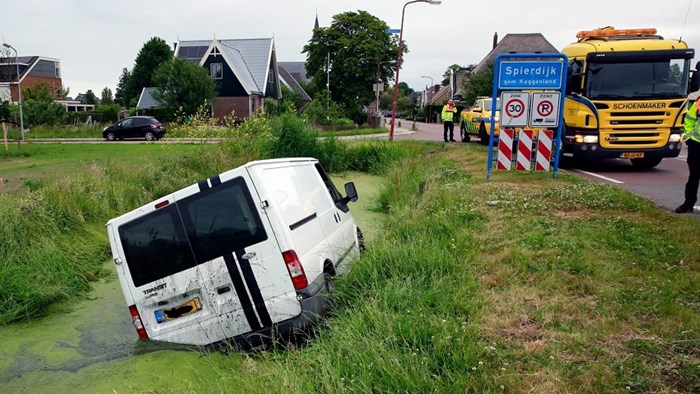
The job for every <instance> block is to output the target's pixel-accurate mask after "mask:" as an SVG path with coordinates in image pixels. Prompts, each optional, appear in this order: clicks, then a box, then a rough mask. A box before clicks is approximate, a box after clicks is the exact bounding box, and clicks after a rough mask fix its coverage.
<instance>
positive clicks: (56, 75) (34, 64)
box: [0, 56, 63, 102]
mask: <svg viewBox="0 0 700 394" xmlns="http://www.w3.org/2000/svg"><path fill="white" fill-rule="evenodd" d="M18 66H19V81H20V85H21V86H22V89H23V90H24V89H27V88H31V87H34V86H37V85H39V84H42V83H43V84H45V85H47V86H48V87H49V89H50V91H51V92H52V94H53V97H54V99H56V100H58V99H61V91H62V88H63V81H62V80H61V62H60V60H58V59H52V58H49V57H44V56H19V57H18V58H15V57H2V58H0V101H11V102H18V101H19V90H18V86H17V67H18Z"/></svg>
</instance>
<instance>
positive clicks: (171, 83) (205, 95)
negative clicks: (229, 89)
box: [152, 57, 216, 115]
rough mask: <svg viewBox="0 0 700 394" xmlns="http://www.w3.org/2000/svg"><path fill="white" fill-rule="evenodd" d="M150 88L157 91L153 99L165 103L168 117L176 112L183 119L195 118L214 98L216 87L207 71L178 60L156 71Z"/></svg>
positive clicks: (163, 64)
mask: <svg viewBox="0 0 700 394" xmlns="http://www.w3.org/2000/svg"><path fill="white" fill-rule="evenodd" d="M152 86H155V87H157V88H158V89H156V90H155V91H154V93H153V97H154V98H155V99H157V100H161V101H163V102H165V103H166V107H167V108H168V109H169V110H170V113H171V114H174V113H175V111H178V110H179V111H181V112H182V113H183V114H184V115H191V114H194V113H195V112H197V110H198V109H199V108H200V107H201V106H202V105H207V104H208V103H212V102H213V101H214V98H215V97H216V85H215V84H214V81H213V80H212V79H211V78H210V77H209V73H208V72H207V70H205V69H204V67H201V66H199V65H198V64H194V63H191V62H189V61H187V60H185V59H182V58H179V57H178V58H173V59H172V60H170V61H166V62H164V63H162V64H161V65H160V66H159V67H158V69H157V70H156V72H155V73H154V75H153V85H152Z"/></svg>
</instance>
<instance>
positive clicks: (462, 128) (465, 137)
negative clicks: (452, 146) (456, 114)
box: [459, 122, 471, 142]
mask: <svg viewBox="0 0 700 394" xmlns="http://www.w3.org/2000/svg"><path fill="white" fill-rule="evenodd" d="M459 136H460V137H462V142H469V140H471V138H469V133H467V124H466V123H464V122H462V123H460V124H459Z"/></svg>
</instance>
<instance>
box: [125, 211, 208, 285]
mask: <svg viewBox="0 0 700 394" xmlns="http://www.w3.org/2000/svg"><path fill="white" fill-rule="evenodd" d="M119 236H120V237H121V240H122V247H123V248H124V254H125V255H126V261H127V262H128V263H129V271H130V272H131V279H132V280H133V281H134V285H135V286H137V287H138V286H142V285H145V284H146V283H149V282H153V281H154V280H158V279H160V278H163V277H166V276H170V275H172V274H175V273H177V272H180V271H184V270H186V269H188V268H192V267H194V266H195V260H194V256H193V255H192V251H191V250H190V246H189V244H188V243H187V237H186V236H185V228H184V226H183V225H182V221H181V220H180V215H179V214H178V212H177V207H176V206H175V205H174V204H171V205H168V206H166V207H163V208H161V209H159V210H157V211H155V212H153V213H151V214H149V215H146V216H142V217H140V218H138V219H136V220H134V221H132V222H129V223H127V224H125V225H122V226H121V227H119Z"/></svg>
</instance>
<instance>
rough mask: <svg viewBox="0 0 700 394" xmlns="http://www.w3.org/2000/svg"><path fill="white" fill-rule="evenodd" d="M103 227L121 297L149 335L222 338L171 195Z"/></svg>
mask: <svg viewBox="0 0 700 394" xmlns="http://www.w3.org/2000/svg"><path fill="white" fill-rule="evenodd" d="M108 231H109V234H110V237H112V240H111V241H112V242H111V244H112V252H113V255H114V256H115V263H116V270H117V274H118V276H119V281H120V283H121V286H122V290H123V292H124V296H125V298H126V300H127V303H128V304H129V305H134V306H136V309H137V310H138V313H139V315H140V318H141V321H142V323H143V325H144V328H145V329H146V333H147V335H148V337H149V338H150V339H154V340H161V341H166V342H175V343H187V344H196V345H205V344H208V343H211V342H213V341H217V340H221V339H223V338H224V332H223V330H222V328H221V324H220V323H219V319H218V316H217V314H216V313H215V311H214V308H213V307H212V305H211V303H210V301H209V297H208V290H207V289H206V288H205V287H204V286H203V285H202V275H201V273H200V272H199V267H198V266H197V264H196V261H195V258H194V255H193V254H192V251H191V248H190V246H189V243H188V240H187V235H186V232H185V227H184V226H183V225H182V219H181V217H180V214H179V212H178V210H177V206H176V205H175V204H174V197H173V196H172V195H171V196H168V197H166V198H163V199H161V200H159V201H157V202H154V203H153V204H152V205H147V206H144V207H141V208H139V209H138V210H135V211H132V212H130V213H128V214H125V215H123V216H121V217H119V218H116V219H113V220H111V221H110V222H109V223H108Z"/></svg>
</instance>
